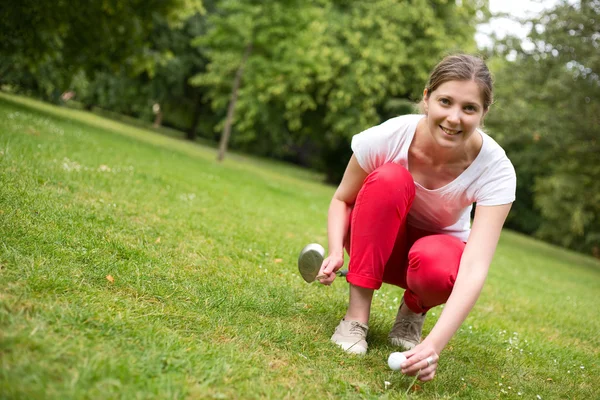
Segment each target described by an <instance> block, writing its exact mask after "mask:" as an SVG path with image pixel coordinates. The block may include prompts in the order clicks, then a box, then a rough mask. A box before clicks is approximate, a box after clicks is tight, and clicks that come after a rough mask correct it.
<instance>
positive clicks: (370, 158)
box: [351, 118, 401, 174]
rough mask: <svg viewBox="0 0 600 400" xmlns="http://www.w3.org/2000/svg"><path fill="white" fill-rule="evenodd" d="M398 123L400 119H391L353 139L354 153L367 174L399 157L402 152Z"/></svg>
mask: <svg viewBox="0 0 600 400" xmlns="http://www.w3.org/2000/svg"><path fill="white" fill-rule="evenodd" d="M398 122H399V118H393V119H390V120H388V121H386V122H384V123H382V124H380V125H377V126H374V127H371V128H369V129H367V130H365V131H363V132H361V133H359V134H357V135H354V137H353V138H352V144H351V147H352V151H353V152H354V156H355V157H356V161H358V164H359V165H360V166H361V168H362V169H363V170H365V172H367V173H369V174H370V173H371V172H373V171H374V170H375V169H377V168H378V167H380V166H381V165H383V164H385V163H388V162H392V161H394V160H395V159H396V158H397V157H398V155H399V153H400V150H401V142H400V140H399V139H401V138H399V136H398V135H399V133H400V131H399V129H398V128H399V124H398Z"/></svg>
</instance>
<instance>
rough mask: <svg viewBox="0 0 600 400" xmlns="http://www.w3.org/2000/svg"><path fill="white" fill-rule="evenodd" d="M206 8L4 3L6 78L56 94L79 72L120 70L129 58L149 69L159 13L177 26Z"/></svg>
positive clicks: (154, 0) (58, 0)
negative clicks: (30, 82)
mask: <svg viewBox="0 0 600 400" xmlns="http://www.w3.org/2000/svg"><path fill="white" fill-rule="evenodd" d="M202 11H203V9H202V2H201V0H168V1H163V0H150V1H148V0H144V1H141V0H103V1H91V2H86V3H85V6H83V7H76V6H73V4H72V2H70V1H67V0H55V1H48V0H44V1H39V0H20V1H3V2H1V3H0V60H2V61H1V62H0V70H1V71H3V73H2V75H0V81H4V82H6V81H7V80H9V79H14V78H17V79H20V77H22V76H25V77H28V79H31V80H33V81H34V83H35V84H36V86H37V88H35V89H37V90H38V92H42V93H43V94H45V95H46V96H47V97H54V98H56V97H57V95H56V93H58V94H60V93H62V91H64V90H66V89H67V88H68V86H69V84H70V81H71V79H72V78H73V76H75V75H76V74H77V73H78V72H79V71H82V70H83V71H85V72H86V74H87V75H88V76H93V74H94V73H95V72H97V71H99V70H109V71H115V70H118V69H119V68H121V65H122V63H123V62H124V61H125V60H131V62H133V64H134V65H135V66H136V67H137V68H144V66H147V65H148V59H147V57H146V54H145V53H144V49H145V47H146V46H145V45H146V43H147V40H148V35H149V33H150V32H151V30H152V23H153V17H154V16H155V15H161V16H164V17H165V18H166V19H167V20H168V21H169V22H170V23H171V24H173V25H174V26H175V25H176V24H178V23H180V22H181V21H182V20H185V19H186V18H187V17H188V16H189V15H191V14H193V13H195V12H202ZM48 70H50V71H51V72H52V74H51V75H50V76H48V75H47V74H46V72H47V71H48Z"/></svg>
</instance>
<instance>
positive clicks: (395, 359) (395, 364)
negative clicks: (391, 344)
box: [388, 352, 406, 371]
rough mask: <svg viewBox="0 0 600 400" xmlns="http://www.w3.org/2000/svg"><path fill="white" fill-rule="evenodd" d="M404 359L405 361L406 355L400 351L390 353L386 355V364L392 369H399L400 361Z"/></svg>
mask: <svg viewBox="0 0 600 400" xmlns="http://www.w3.org/2000/svg"><path fill="white" fill-rule="evenodd" d="M404 361H406V357H404V354H402V353H400V352H395V353H392V354H390V356H389V357H388V365H389V366H390V368H391V369H393V370H394V371H399V370H400V368H401V367H400V366H401V365H402V363H403V362H404Z"/></svg>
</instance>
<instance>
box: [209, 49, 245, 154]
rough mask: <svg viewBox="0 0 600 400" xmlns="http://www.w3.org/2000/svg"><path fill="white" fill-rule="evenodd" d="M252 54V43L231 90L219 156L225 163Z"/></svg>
mask: <svg viewBox="0 0 600 400" xmlns="http://www.w3.org/2000/svg"><path fill="white" fill-rule="evenodd" d="M251 52H252V43H250V44H248V46H247V47H246V51H245V52H244V58H243V59H242V63H241V64H240V67H239V68H238V70H237V73H236V74H235V80H234V82H233V89H232V90H231V99H230V100H229V107H228V108H227V119H226V120H225V126H224V127H223V134H222V135H221V141H220V142H219V154H218V155H217V161H223V159H224V158H225V152H226V151H227V143H229V136H230V135H231V125H232V123H233V113H234V111H235V103H236V102H237V96H238V90H239V88H240V83H241V82H242V75H243V74H244V66H245V65H246V61H247V60H248V57H249V56H250V53H251Z"/></svg>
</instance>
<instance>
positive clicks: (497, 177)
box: [475, 156, 517, 206]
mask: <svg viewBox="0 0 600 400" xmlns="http://www.w3.org/2000/svg"><path fill="white" fill-rule="evenodd" d="M516 191H517V175H516V173H515V169H514V167H513V165H512V163H511V162H510V160H509V159H508V158H507V157H506V156H504V157H503V159H502V160H500V161H499V162H497V163H495V165H493V166H492V168H490V169H489V170H488V174H486V177H485V179H484V181H483V183H482V185H481V187H480V189H479V190H478V192H477V195H476V200H475V201H476V202H477V205H480V206H499V205H503V204H510V203H512V202H513V201H515V199H516Z"/></svg>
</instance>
